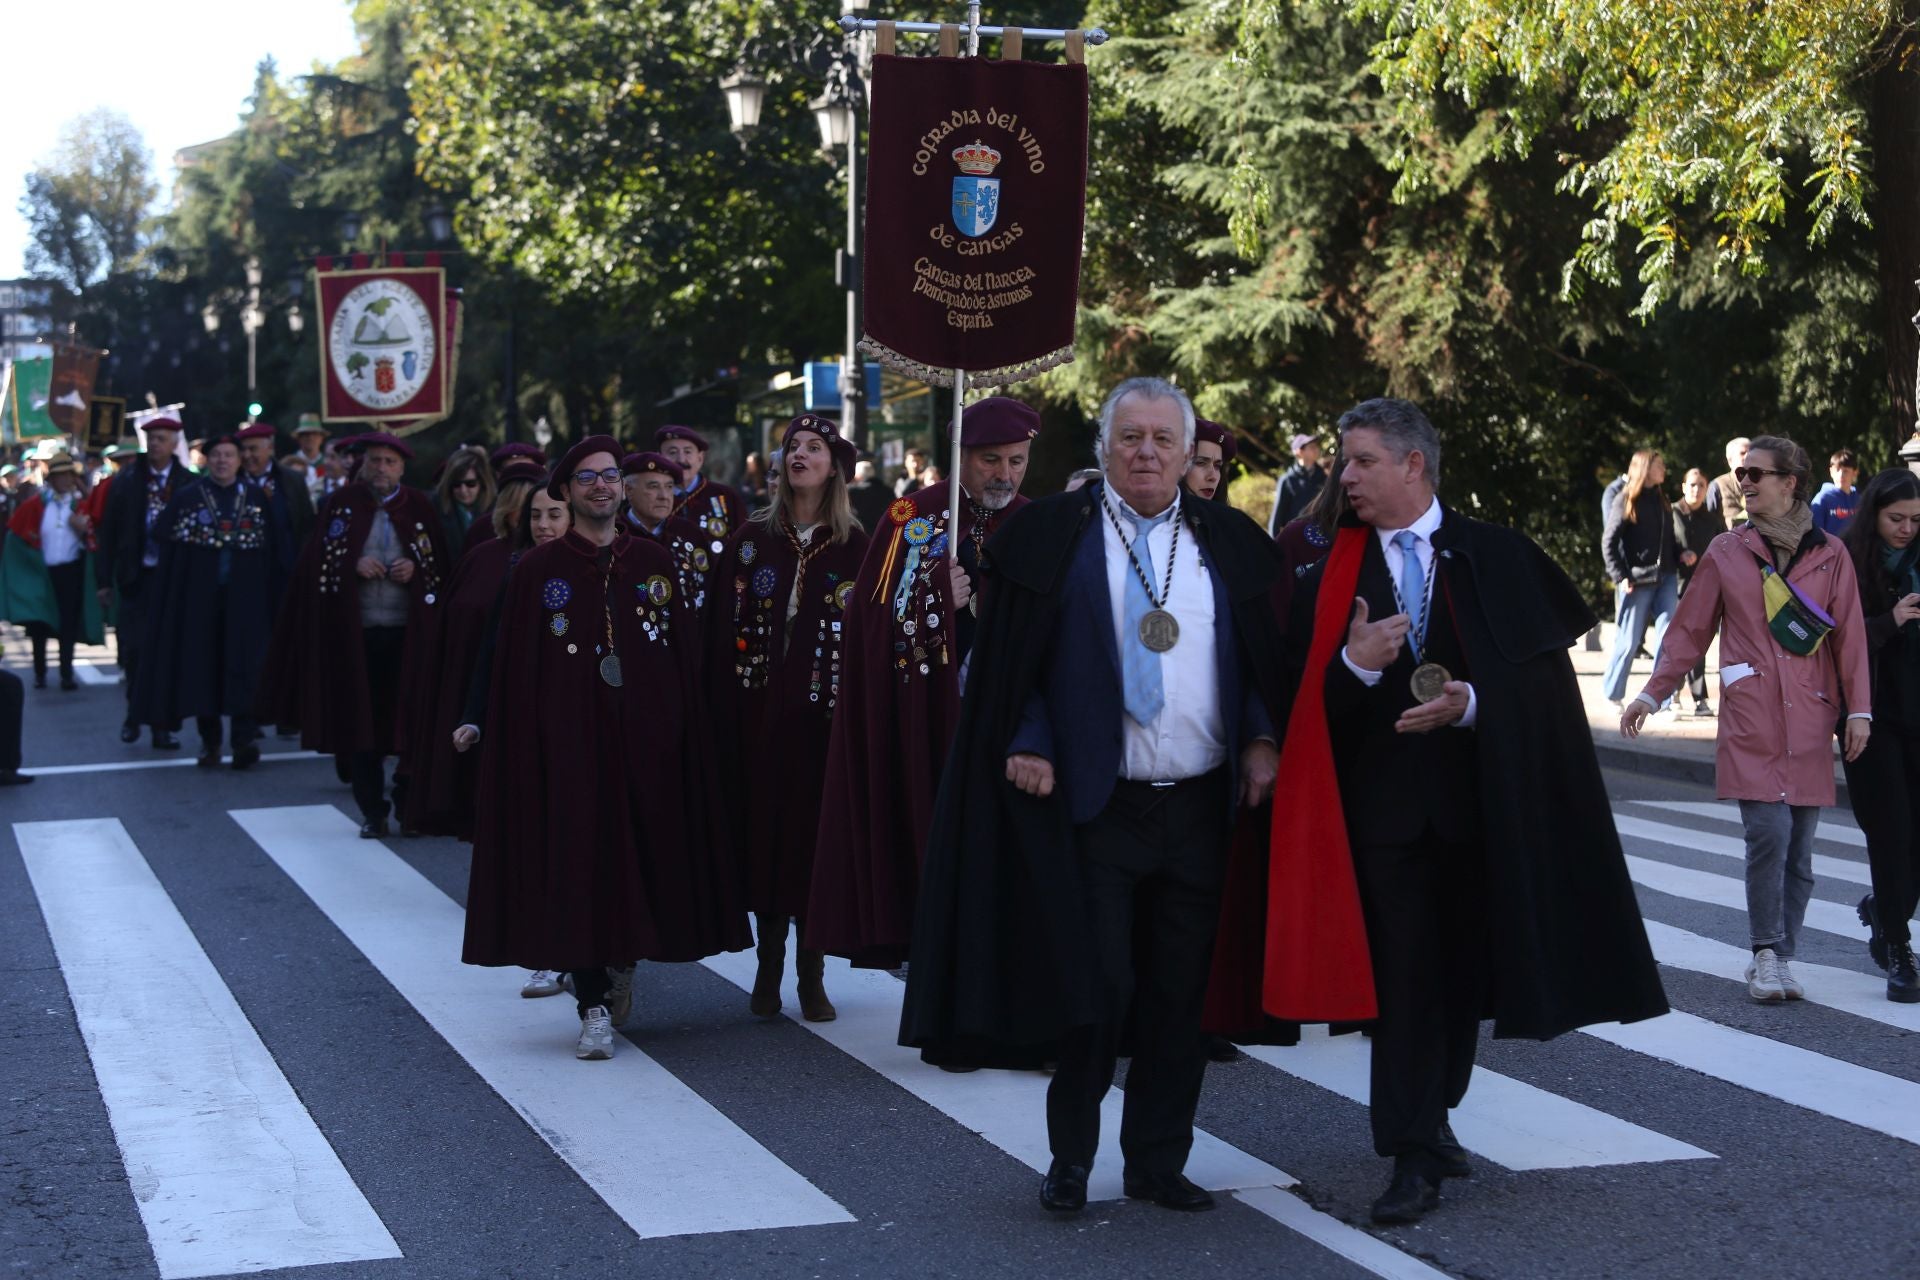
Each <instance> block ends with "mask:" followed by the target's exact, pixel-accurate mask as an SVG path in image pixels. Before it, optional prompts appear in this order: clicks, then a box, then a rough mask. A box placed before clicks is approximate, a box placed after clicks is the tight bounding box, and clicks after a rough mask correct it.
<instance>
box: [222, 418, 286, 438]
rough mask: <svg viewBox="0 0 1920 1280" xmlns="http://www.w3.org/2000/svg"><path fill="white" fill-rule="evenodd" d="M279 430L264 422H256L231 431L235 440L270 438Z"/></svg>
mask: <svg viewBox="0 0 1920 1280" xmlns="http://www.w3.org/2000/svg"><path fill="white" fill-rule="evenodd" d="M278 434H279V432H277V431H275V430H274V429H273V428H272V427H271V426H269V425H268V424H267V423H264V422H256V423H253V424H252V425H250V426H245V427H242V428H240V429H239V430H238V431H236V432H234V433H233V438H234V439H235V440H271V439H273V438H274V436H276V435H278Z"/></svg>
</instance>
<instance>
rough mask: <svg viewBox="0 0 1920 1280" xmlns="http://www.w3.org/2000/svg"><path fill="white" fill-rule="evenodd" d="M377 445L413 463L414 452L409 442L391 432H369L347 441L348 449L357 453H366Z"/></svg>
mask: <svg viewBox="0 0 1920 1280" xmlns="http://www.w3.org/2000/svg"><path fill="white" fill-rule="evenodd" d="M375 445H382V446H384V447H386V448H388V449H391V450H393V451H394V452H395V453H397V454H399V455H400V456H401V457H403V458H405V459H406V460H407V461H408V462H412V461H413V450H412V449H411V448H410V447H409V446H408V445H407V442H406V441H405V440H402V439H401V438H400V437H399V436H396V435H393V434H391V433H389V432H385V431H368V432H365V433H364V434H361V435H357V436H354V437H353V438H352V439H351V440H349V441H347V447H348V448H350V449H352V450H353V451H354V452H355V453H365V452H366V451H367V450H369V449H371V448H373V447H374V446H375Z"/></svg>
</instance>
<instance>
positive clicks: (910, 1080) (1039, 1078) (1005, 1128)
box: [703, 951, 1294, 1200]
mask: <svg viewBox="0 0 1920 1280" xmlns="http://www.w3.org/2000/svg"><path fill="white" fill-rule="evenodd" d="M703 963H704V964H705V965H706V966H707V967H708V968H709V969H712V970H713V971H714V972H715V973H717V974H719V975H720V976H721V977H723V978H725V979H727V981H729V982H731V983H733V984H734V985H735V986H737V987H739V988H740V989H741V990H743V991H748V990H751V989H752V988H753V977H754V972H755V969H756V961H755V959H754V956H753V953H752V952H750V951H744V952H739V953H736V954H734V955H722V956H713V957H710V958H709V959H707V960H706V961H704V962H703ZM827 966H828V968H827V978H828V988H827V989H828V992H829V993H830V994H831V995H832V997H833V1003H834V1008H836V1009H837V1010H839V1014H840V1016H839V1017H838V1018H836V1019H835V1020H834V1021H832V1022H802V1023H800V1025H801V1026H803V1027H805V1028H806V1029H807V1030H809V1031H811V1032H813V1033H814V1034H815V1035H817V1036H819V1037H820V1038H821V1039H823V1040H825V1041H826V1042H827V1043H828V1044H831V1045H833V1046H834V1047H835V1048H837V1049H839V1050H840V1051H841V1052H843V1053H845V1054H846V1055H847V1056H849V1057H851V1058H853V1059H854V1060H855V1061H857V1062H859V1063H860V1064H861V1065H863V1066H865V1067H867V1068H869V1069H871V1070H873V1071H876V1072H878V1073H879V1074H880V1075H882V1076H884V1077H885V1078H886V1079H888V1080H890V1081H892V1082H893V1083H894V1084H897V1085H899V1086H900V1087H901V1088H902V1089H905V1090H906V1091H907V1092H908V1093H911V1094H912V1095H913V1096H915V1097H916V1098H919V1099H920V1100H921V1101H922V1102H924V1103H926V1104H927V1105H928V1106H930V1107H932V1108H934V1109H935V1110H936V1111H940V1112H942V1113H944V1114H945V1115H947V1116H949V1117H951V1118H952V1119H954V1120H957V1121H959V1122H960V1123H961V1124H962V1125H964V1126H966V1127H967V1128H968V1129H971V1130H972V1131H973V1132H975V1133H977V1134H979V1135H980V1136H981V1137H983V1138H985V1139H986V1140H987V1141H988V1142H991V1143H992V1144H993V1145H994V1146H996V1147H999V1148H1000V1149H1001V1150H1002V1151H1004V1152H1006V1153H1007V1154H1008V1155H1010V1156H1012V1157H1013V1158H1014V1159H1016V1160H1018V1161H1020V1162H1021V1163H1023V1164H1025V1165H1027V1166H1028V1167H1029V1168H1032V1169H1034V1170H1036V1171H1038V1172H1041V1173H1044V1172H1046V1169H1047V1166H1048V1165H1049V1164H1050V1163H1051V1162H1052V1156H1051V1154H1050V1153H1049V1151H1048V1149H1047V1135H1046V1126H1045V1125H1044V1124H1042V1123H1040V1121H1041V1117H1043V1116H1045V1114H1046V1096H1047V1079H1048V1077H1046V1076H1045V1075H1043V1074H1041V1073H1040V1072H1037V1071H981V1072H974V1073H968V1074H964V1075H956V1074H954V1073H952V1072H947V1071H942V1070H940V1068H938V1067H933V1066H928V1065H927V1064H926V1063H924V1062H922V1061H921V1060H920V1055H919V1054H917V1053H915V1052H914V1051H913V1050H911V1049H903V1048H901V1047H900V1045H899V1043H898V1040H899V1034H900V1001H901V997H902V995H903V993H904V991H905V988H904V987H903V986H902V985H901V984H900V982H899V980H898V979H896V978H894V977H892V976H890V975H888V974H886V973H883V972H881V971H879V970H875V969H855V968H854V967H852V966H851V965H849V964H848V963H847V962H846V961H844V960H835V959H829V960H828V961H827ZM789 995H791V993H789ZM789 1008H791V1004H789ZM1120 1102H1121V1099H1120V1097H1119V1095H1118V1091H1113V1092H1109V1093H1108V1095H1107V1098H1106V1101H1105V1103H1104V1104H1103V1105H1102V1108H1101V1112H1100V1129H1101V1132H1102V1133H1105V1134H1108V1135H1117V1134H1118V1133H1119V1132H1120ZM1187 1176H1188V1177H1189V1178H1192V1179H1193V1180H1194V1181H1195V1182H1197V1183H1199V1184H1200V1185H1201V1186H1203V1187H1206V1188H1208V1189H1209V1190H1213V1191H1224V1190H1234V1189H1237V1188H1240V1187H1266V1186H1281V1187H1290V1186H1292V1185H1293V1184H1294V1179H1293V1178H1292V1177H1291V1176H1290V1175H1288V1174H1286V1173H1283V1172H1281V1171H1280V1170H1279V1169H1276V1168H1274V1167H1273V1166H1272V1165H1270V1164H1268V1163H1266V1162H1265V1161H1264V1160H1257V1159H1255V1158H1254V1157H1252V1156H1250V1155H1248V1154H1246V1153H1245V1152H1243V1151H1241V1150H1240V1149H1239V1148H1237V1147H1234V1146H1230V1145H1229V1144H1227V1143H1225V1142H1222V1141H1221V1140H1220V1139H1218V1138H1216V1137H1214V1136H1213V1135H1212V1134H1209V1133H1206V1132H1204V1131H1196V1132H1195V1134H1194V1140H1193V1154H1192V1155H1191V1156H1190V1157H1189V1158H1188V1161H1187ZM1087 1196H1088V1198H1089V1199H1093V1200H1118V1199H1119V1198H1120V1196H1121V1187H1120V1162H1119V1161H1118V1160H1105V1161H1100V1162H1098V1163H1096V1164H1095V1166H1094V1170H1093V1177H1092V1179H1091V1181H1090V1182H1089V1183H1088V1185H1087Z"/></svg>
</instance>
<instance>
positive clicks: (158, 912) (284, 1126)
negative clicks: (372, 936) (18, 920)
mask: <svg viewBox="0 0 1920 1280" xmlns="http://www.w3.org/2000/svg"><path fill="white" fill-rule="evenodd" d="M13 830H14V835H15V837H16V839H17V840H18V841H19V844H20V853H21V857H22V859H23V860H24V861H25V863H26V868H27V874H28V876H29V877H30V878H31V880H32V882H33V889H34V893H35V895H36V896H37V897H38V898H39V900H40V910H41V914H42V915H43V916H44V918H45V920H46V923H47V932H48V934H49V936H50V937H51V938H52V941H53V947H54V951H55V953H56V954H57V955H58V957H59V960H60V968H61V972H62V974H63V976H64V977H65V980H66V984H67V990H68V992H69V994H70V995H71V996H72V999H73V1008H74V1014H75V1017H76V1019H77V1020H78V1022H79V1025H80V1033H81V1036H82V1037H83V1038H84V1039H85V1041H86V1045H87V1053H88V1056H89V1057H90V1058H91V1059H92V1063H93V1073H94V1078H95V1080H96V1081H97V1082H98V1083H99V1086H100V1096H101V1098H102V1100H103V1101H104V1102H105V1104H106V1108H107V1119H108V1121H109V1123H110V1124H111V1125H112V1127H113V1133H114V1139H115V1141H116V1142H117V1143H118V1144H119V1147H120V1154H121V1158H122V1159H123V1160H124V1161H125V1163H126V1168H127V1178H128V1180H129V1181H130V1182H131V1183H132V1187H133V1196H134V1201H135V1204H136V1205H137V1207H138V1209H139V1212H140V1220H141V1222H142V1224H143V1225H144V1226H145V1228H146V1232H147V1239H148V1241H149V1242H150V1243H151V1245H152V1247H153V1255H154V1261H155V1263H156V1264H157V1265H158V1267H159V1271H160V1275H161V1276H162V1277H163V1278H164V1280H178V1278H181V1277H188V1276H213V1275H228V1274H233V1273H236V1272H251V1271H265V1270H272V1269H276V1268H282V1267H304V1266H317V1265H320V1264H323V1263H340V1262H359V1261H365V1260H369V1259H374V1258H397V1257H400V1256H401V1253H400V1249H399V1247H398V1246H397V1245H396V1244H395V1243H394V1240H393V1237H392V1236H391V1235H390V1234H388V1232H387V1228H386V1226H385V1225H384V1224H383V1223H382V1222H381V1221H380V1217H379V1215H378V1214H376V1213H375V1212H374V1210H373V1207H372V1206H371V1205H370V1204H368V1203H367V1200H366V1197H365V1196H363V1195H362V1194H361V1193H360V1189H359V1187H357V1186H356V1185H355V1184H354V1181H353V1179H352V1177H351V1176H350V1175H349V1174H348V1173H347V1171H346V1169H345V1167H344V1166H343V1165H342V1164H341V1163H340V1158H339V1156H338V1155H337V1154H335V1152H334V1150H333V1148H332V1147H331V1146H330V1145H329V1144H328V1142H327V1140H326V1138H325V1137H324V1136H323V1135H322V1134H321V1133H320V1130H319V1127H318V1126H317V1125H315V1124H314V1121H313V1117H312V1116H311V1115H309V1114H308V1112H307V1109H306V1107H304V1106H303V1105H301V1102H300V1099H299V1097H298V1095H296V1094H295V1093H294V1091H293V1086H292V1085H291V1084H289V1083H288V1082H287V1078H286V1076H284V1075H283V1074H281V1071H280V1068H279V1066H278V1065H277V1064H276V1063H275V1062H274V1060H273V1055H272V1054H271V1053H269V1052H268V1051H267V1047H266V1046H265V1045H264V1044H262V1043H261V1041H260V1037H259V1034H258V1033H257V1032H255V1031H254V1029H253V1025H252V1023H250V1022H249V1021H248V1020H247V1015H246V1014H245V1012H243V1011H242V1010H241V1008H240V1006H239V1004H238V1003H237V1002H236V1001H235V1000H234V998H233V993H232V992H231V991H230V990H229V989H228V988H227V985H226V983H225V982H223V981H222V980H221V978H220V975H219V973H218V972H217V971H216V970H215V969H214V967H213V962H212V961H211V960H209V959H208V958H207V954H206V952H205V951H204V950H202V949H201V946H200V943H199V941H198V940H197V939H196V938H195V937H194V935H193V931H192V930H191V929H190V928H188V926H187V922H186V920H185V919H183V918H182V917H181V915H180V912H179V910H178V909H177V908H176V907H175V906H174V904H173V900H172V899H171V898H170V897H168V896H167V891H166V890H165V889H164V888H163V887H162V886H161V884H160V881H159V880H158V879H157V878H156V877H155V876H154V874H153V869H152V868H151V867H150V866H148V864H147V861H146V859H145V858H144V857H142V856H141V854H140V850H139V849H138V848H137V847H136V846H135V845H134V843H133V840H132V838H131V837H129V836H128V834H127V831H126V828H125V827H124V826H122V825H121V823H120V821H119V820H118V819H116V818H95V819H82V820H74V821H59V822H20V823H15V824H14V828H13Z"/></svg>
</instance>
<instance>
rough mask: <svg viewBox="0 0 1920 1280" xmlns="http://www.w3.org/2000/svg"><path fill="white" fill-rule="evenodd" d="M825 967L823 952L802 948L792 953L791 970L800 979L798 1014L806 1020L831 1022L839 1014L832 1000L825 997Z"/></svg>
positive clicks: (825, 960) (825, 959) (825, 961)
mask: <svg viewBox="0 0 1920 1280" xmlns="http://www.w3.org/2000/svg"><path fill="white" fill-rule="evenodd" d="M826 969H827V957H826V955H825V954H824V953H823V952H819V951H806V950H802V951H799V952H797V953H795V955H794V958H793V971H794V974H795V976H796V977H798V978H799V979H800V1016H801V1017H803V1018H805V1019H806V1020H807V1021H808V1022H832V1021H833V1020H834V1019H835V1018H837V1017H839V1016H840V1012H839V1010H837V1009H835V1008H834V1007H833V1001H831V1000H829V999H827V989H826V986H825V985H824V983H823V981H822V980H823V978H824V977H825V975H826Z"/></svg>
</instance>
